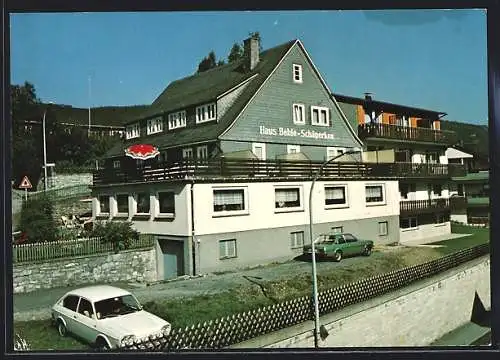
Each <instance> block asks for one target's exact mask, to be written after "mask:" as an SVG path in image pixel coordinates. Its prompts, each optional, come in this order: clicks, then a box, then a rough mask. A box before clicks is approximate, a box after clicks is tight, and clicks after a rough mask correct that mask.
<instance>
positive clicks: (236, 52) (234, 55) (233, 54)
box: [227, 43, 243, 63]
mask: <svg viewBox="0 0 500 360" xmlns="http://www.w3.org/2000/svg"><path fill="white" fill-rule="evenodd" d="M242 57H243V47H242V46H241V45H240V44H238V43H234V44H233V47H232V48H231V51H229V55H228V56H227V61H228V63H232V62H235V61H236V60H239V59H241V58H242Z"/></svg>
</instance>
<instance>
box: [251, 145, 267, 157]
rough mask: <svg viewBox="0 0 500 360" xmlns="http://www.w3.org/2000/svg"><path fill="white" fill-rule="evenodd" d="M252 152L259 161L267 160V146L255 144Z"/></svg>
mask: <svg viewBox="0 0 500 360" xmlns="http://www.w3.org/2000/svg"><path fill="white" fill-rule="evenodd" d="M252 152H253V153H254V154H255V156H257V159H259V160H266V144H262V143H253V144H252Z"/></svg>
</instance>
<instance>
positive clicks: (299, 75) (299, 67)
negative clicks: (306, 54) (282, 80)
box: [293, 64, 302, 83]
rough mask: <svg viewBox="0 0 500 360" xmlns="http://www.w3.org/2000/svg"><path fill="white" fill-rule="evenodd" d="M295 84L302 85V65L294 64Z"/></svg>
mask: <svg viewBox="0 0 500 360" xmlns="http://www.w3.org/2000/svg"><path fill="white" fill-rule="evenodd" d="M293 82H295V83H302V65H299V64H293Z"/></svg>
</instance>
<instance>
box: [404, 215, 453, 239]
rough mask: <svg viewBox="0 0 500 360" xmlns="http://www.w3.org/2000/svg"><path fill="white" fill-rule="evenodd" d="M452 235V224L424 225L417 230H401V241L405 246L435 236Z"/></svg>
mask: <svg viewBox="0 0 500 360" xmlns="http://www.w3.org/2000/svg"><path fill="white" fill-rule="evenodd" d="M450 233H451V223H450V222H449V221H447V222H445V223H443V224H423V225H418V226H417V227H416V228H409V229H401V230H400V235H399V241H400V242H401V243H402V244H404V243H405V242H408V241H414V240H420V239H425V238H429V237H434V236H440V235H447V234H450Z"/></svg>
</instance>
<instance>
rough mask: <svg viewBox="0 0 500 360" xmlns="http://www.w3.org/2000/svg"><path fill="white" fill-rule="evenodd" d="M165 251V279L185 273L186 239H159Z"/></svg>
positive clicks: (162, 250)
mask: <svg viewBox="0 0 500 360" xmlns="http://www.w3.org/2000/svg"><path fill="white" fill-rule="evenodd" d="M159 244H160V248H161V252H162V253H163V279H164V280H168V279H172V278H176V277H178V276H181V275H184V241H180V240H167V239H159Z"/></svg>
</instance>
